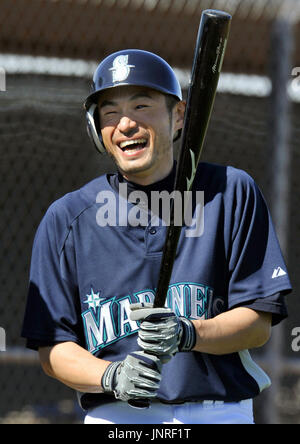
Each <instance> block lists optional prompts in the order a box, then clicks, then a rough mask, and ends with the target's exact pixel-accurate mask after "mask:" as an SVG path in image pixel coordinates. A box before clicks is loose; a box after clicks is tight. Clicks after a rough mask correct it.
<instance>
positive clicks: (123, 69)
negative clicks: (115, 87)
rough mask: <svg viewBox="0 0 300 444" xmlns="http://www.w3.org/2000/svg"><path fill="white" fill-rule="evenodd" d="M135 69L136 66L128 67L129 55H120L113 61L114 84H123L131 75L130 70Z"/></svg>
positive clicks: (111, 69)
mask: <svg viewBox="0 0 300 444" xmlns="http://www.w3.org/2000/svg"><path fill="white" fill-rule="evenodd" d="M131 68H135V65H128V55H120V56H118V57H116V58H115V59H114V61H113V66H112V68H110V71H112V80H113V82H114V83H115V82H123V81H124V80H126V79H127V77H128V76H129V74H130V69H131Z"/></svg>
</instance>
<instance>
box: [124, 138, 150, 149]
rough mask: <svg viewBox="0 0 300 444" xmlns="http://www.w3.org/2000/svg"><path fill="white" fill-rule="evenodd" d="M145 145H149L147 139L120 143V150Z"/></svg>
mask: <svg viewBox="0 0 300 444" xmlns="http://www.w3.org/2000/svg"><path fill="white" fill-rule="evenodd" d="M145 143H147V140H146V139H136V140H126V141H125V142H121V143H120V148H121V149H124V148H127V147H128V146H130V145H144V144H145Z"/></svg>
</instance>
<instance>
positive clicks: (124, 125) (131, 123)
mask: <svg viewBox="0 0 300 444" xmlns="http://www.w3.org/2000/svg"><path fill="white" fill-rule="evenodd" d="M136 128H137V123H136V121H135V120H132V119H131V118H130V117H127V116H123V117H122V118H121V119H120V121H119V123H118V129H119V131H121V132H122V133H128V132H129V131H132V130H135V129H136Z"/></svg>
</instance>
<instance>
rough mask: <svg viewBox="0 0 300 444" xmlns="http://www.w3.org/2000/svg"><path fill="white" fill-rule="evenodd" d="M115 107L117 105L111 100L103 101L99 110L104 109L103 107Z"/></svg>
mask: <svg viewBox="0 0 300 444" xmlns="http://www.w3.org/2000/svg"><path fill="white" fill-rule="evenodd" d="M115 105H117V103H116V102H113V101H112V100H104V101H103V102H102V103H101V104H100V106H99V108H100V109H101V108H104V107H105V106H115Z"/></svg>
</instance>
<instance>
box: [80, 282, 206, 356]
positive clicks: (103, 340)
mask: <svg viewBox="0 0 300 444" xmlns="http://www.w3.org/2000/svg"><path fill="white" fill-rule="evenodd" d="M154 296H155V292H154V291H153V290H145V291H141V292H139V293H134V294H133V295H127V296H124V297H120V298H119V297H112V298H105V297H100V292H95V291H94V290H93V289H91V291H90V292H89V294H87V295H86V296H85V299H84V300H83V304H87V310H86V311H84V312H83V313H82V320H83V325H84V332H85V340H86V345H87V349H88V350H89V351H90V352H91V353H96V352H97V351H99V350H101V349H103V348H105V347H107V346H108V345H111V344H113V343H114V342H117V341H119V340H121V339H124V338H126V337H128V336H130V335H132V334H134V333H136V332H137V330H138V328H139V325H138V323H137V322H136V321H131V320H130V304H132V303H137V302H144V303H145V302H153V301H154ZM212 297H213V290H212V288H210V287H208V286H205V285H201V284H196V283H186V282H183V283H178V284H174V285H170V286H169V290H168V295H167V300H166V306H167V307H170V308H171V309H172V310H173V311H174V312H175V313H176V314H177V315H178V316H185V317H186V318H191V319H206V318H207V317H208V306H209V301H211V300H212Z"/></svg>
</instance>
